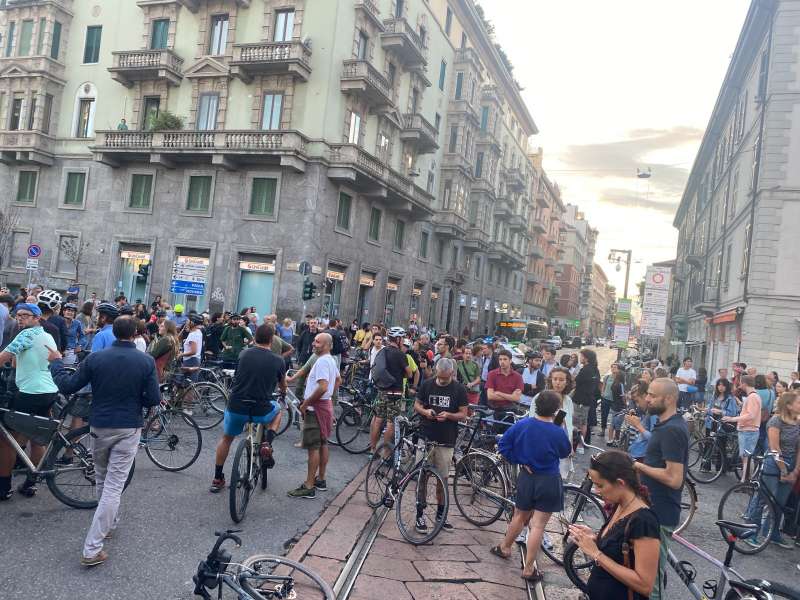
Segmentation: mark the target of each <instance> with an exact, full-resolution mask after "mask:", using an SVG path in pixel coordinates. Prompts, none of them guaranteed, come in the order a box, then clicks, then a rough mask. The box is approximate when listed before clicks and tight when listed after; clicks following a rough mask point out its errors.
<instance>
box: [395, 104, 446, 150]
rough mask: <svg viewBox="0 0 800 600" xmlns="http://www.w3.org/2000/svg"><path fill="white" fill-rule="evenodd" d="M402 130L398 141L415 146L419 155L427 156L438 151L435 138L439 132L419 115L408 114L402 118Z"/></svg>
mask: <svg viewBox="0 0 800 600" xmlns="http://www.w3.org/2000/svg"><path fill="white" fill-rule="evenodd" d="M403 121H404V124H403V129H402V131H400V139H401V140H403V141H405V142H411V143H413V144H415V145H416V147H417V151H418V152H419V153H420V154H428V153H430V152H435V151H436V150H438V149H439V144H437V143H436V138H437V137H438V136H439V132H438V131H436V128H435V127H434V126H433V125H431V124H430V122H429V121H428V120H427V119H426V118H425V117H423V116H422V115H421V114H419V113H409V114H406V115H404V116H403Z"/></svg>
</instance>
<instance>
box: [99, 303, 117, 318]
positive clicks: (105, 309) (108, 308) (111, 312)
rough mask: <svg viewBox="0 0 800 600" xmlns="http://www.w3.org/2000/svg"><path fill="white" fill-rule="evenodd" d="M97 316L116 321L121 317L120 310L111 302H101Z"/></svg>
mask: <svg viewBox="0 0 800 600" xmlns="http://www.w3.org/2000/svg"><path fill="white" fill-rule="evenodd" d="M97 314H99V315H107V316H109V317H111V318H112V319H116V318H117V317H118V316H119V309H118V308H117V305H116V304H111V302H101V303H100V304H98V305H97Z"/></svg>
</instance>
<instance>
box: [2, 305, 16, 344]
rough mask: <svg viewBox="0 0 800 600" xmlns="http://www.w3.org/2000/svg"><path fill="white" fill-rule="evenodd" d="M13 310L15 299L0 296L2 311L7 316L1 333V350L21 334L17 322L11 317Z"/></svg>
mask: <svg viewBox="0 0 800 600" xmlns="http://www.w3.org/2000/svg"><path fill="white" fill-rule="evenodd" d="M13 308H14V298H13V297H12V296H11V295H10V294H3V295H0V311H3V312H4V314H5V315H6V319H5V320H3V322H2V331H0V350H3V348H5V347H6V346H8V345H9V344H10V343H11V340H13V339H14V336H15V335H17V333H19V327H18V325H17V320H16V319H14V318H13V317H12V316H11V311H12V310H13Z"/></svg>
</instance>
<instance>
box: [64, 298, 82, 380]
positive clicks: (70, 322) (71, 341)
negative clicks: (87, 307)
mask: <svg viewBox="0 0 800 600" xmlns="http://www.w3.org/2000/svg"><path fill="white" fill-rule="evenodd" d="M77 308H78V307H77V306H75V305H74V304H71V303H67V304H65V305H64V308H63V309H62V311H61V312H62V316H63V317H64V321H65V322H66V325H67V348H66V351H65V352H64V364H67V365H73V364H75V363H76V362H77V361H78V355H80V353H81V352H82V351H83V349H84V348H86V336H85V335H84V333H83V326H82V325H81V322H80V321H78V320H77V319H75V311H76V310H77Z"/></svg>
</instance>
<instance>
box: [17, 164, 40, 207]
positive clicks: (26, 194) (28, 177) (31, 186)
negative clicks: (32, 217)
mask: <svg viewBox="0 0 800 600" xmlns="http://www.w3.org/2000/svg"><path fill="white" fill-rule="evenodd" d="M36 176H37V173H36V171H20V173H19V186H18V187H17V202H23V203H26V204H33V199H34V196H35V194H36Z"/></svg>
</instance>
